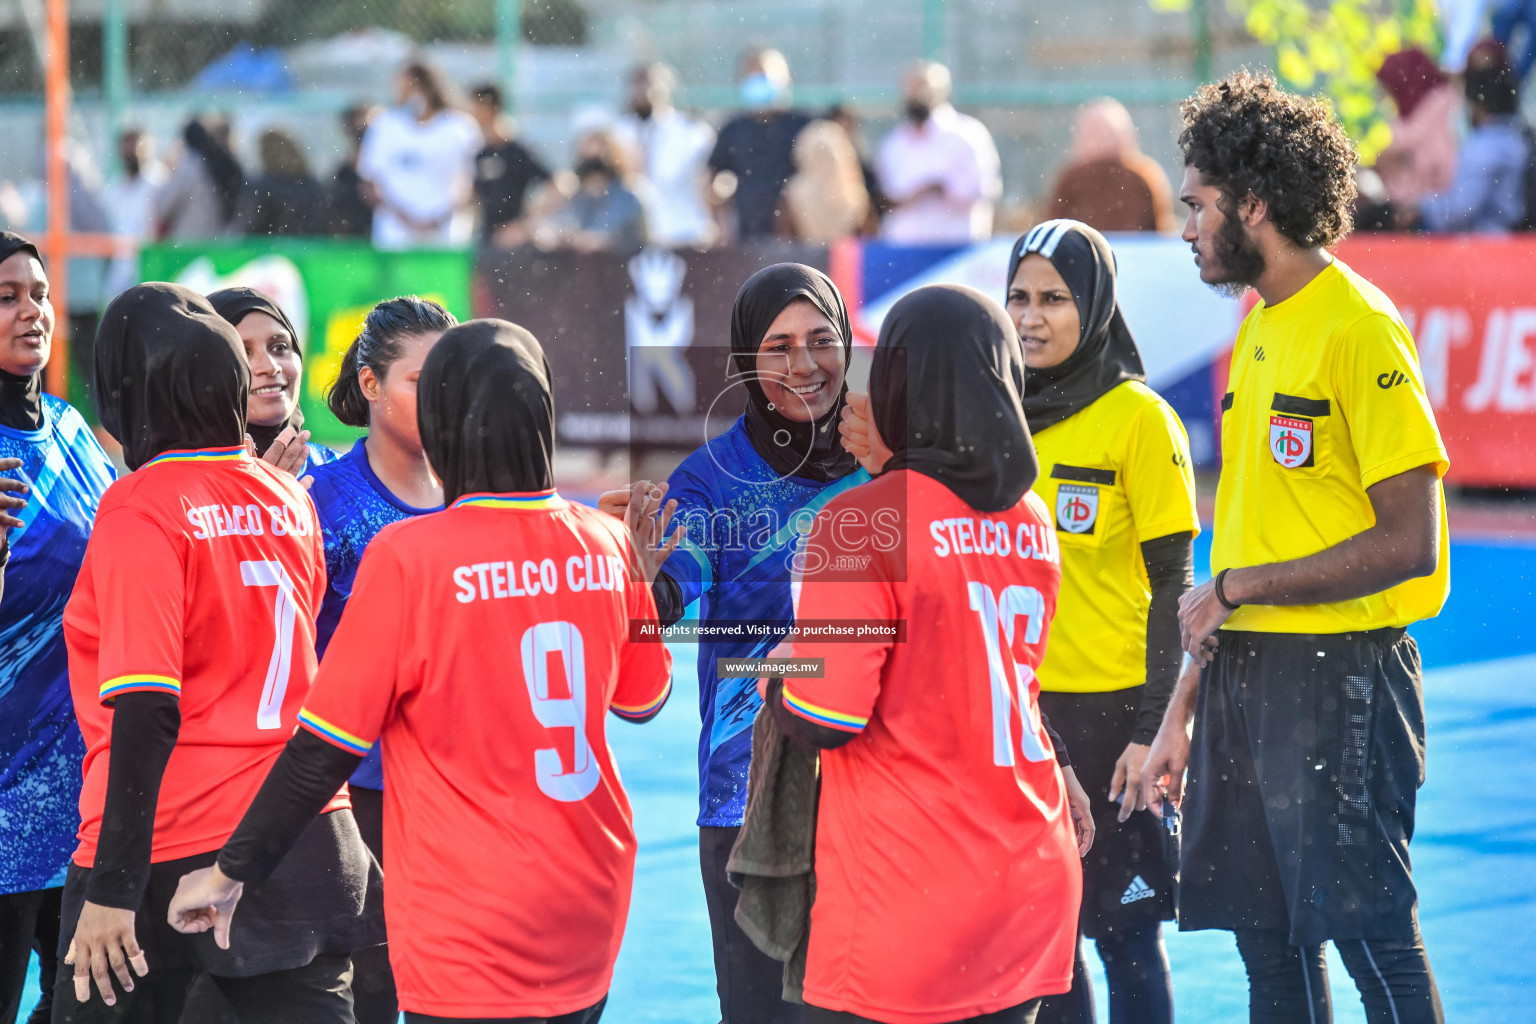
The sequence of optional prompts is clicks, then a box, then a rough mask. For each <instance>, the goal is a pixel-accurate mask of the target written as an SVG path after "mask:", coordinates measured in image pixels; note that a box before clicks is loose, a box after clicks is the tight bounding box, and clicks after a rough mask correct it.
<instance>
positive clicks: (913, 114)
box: [903, 100, 933, 125]
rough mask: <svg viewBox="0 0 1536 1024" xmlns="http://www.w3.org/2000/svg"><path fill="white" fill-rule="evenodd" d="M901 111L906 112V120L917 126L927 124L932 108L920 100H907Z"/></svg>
mask: <svg viewBox="0 0 1536 1024" xmlns="http://www.w3.org/2000/svg"><path fill="white" fill-rule="evenodd" d="M903 109H904V110H905V111H906V115H907V120H908V121H911V122H912V123H913V124H917V125H921V124H925V123H927V121H928V118H929V117H930V116H931V115H932V114H933V106H932V105H931V104H928V103H924V102H923V101H922V100H908V101H907V105H906V107H905V108H903Z"/></svg>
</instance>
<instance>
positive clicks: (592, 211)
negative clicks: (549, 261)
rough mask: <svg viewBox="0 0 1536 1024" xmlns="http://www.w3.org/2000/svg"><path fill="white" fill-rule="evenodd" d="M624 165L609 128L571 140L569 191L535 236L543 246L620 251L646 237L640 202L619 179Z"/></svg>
mask: <svg viewBox="0 0 1536 1024" xmlns="http://www.w3.org/2000/svg"><path fill="white" fill-rule="evenodd" d="M627 171H628V168H627V166H626V163H625V153H624V150H623V147H621V146H620V145H619V142H618V140H617V139H616V138H615V137H614V135H613V132H612V131H611V130H609V129H606V128H603V129H598V130H597V131H592V132H588V133H587V134H586V135H583V136H582V137H581V139H580V140H578V141H577V143H576V166H575V168H574V174H575V178H576V181H575V191H574V192H573V193H572V194H571V195H570V196H569V198H567V199H566V201H565V205H563V206H561V207H560V208H559V210H557V211H556V212H555V213H554V214H553V215H552V216H551V217H549V218H548V220H546V221H544V222H543V223H542V224H540V225H539V227H538V229H537V230H536V232H535V241H536V242H537V243H538V244H539V245H540V246H541V247H543V248H546V249H553V248H557V247H561V246H564V247H568V248H571V249H575V250H576V251H577V252H601V251H604V250H617V251H620V252H623V251H628V250H634V249H638V248H640V247H641V246H642V245H644V244H645V242H646V222H645V207H644V206H643V205H642V204H641V202H640V199H639V197H638V196H637V195H636V194H635V193H634V191H632V190H631V189H630V188H629V187H627V186H626V184H625V179H626V177H627Z"/></svg>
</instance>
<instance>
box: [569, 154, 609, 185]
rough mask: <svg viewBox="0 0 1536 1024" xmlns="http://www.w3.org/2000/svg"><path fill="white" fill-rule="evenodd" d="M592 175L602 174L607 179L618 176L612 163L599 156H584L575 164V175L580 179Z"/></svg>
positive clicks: (583, 179) (585, 178)
mask: <svg viewBox="0 0 1536 1024" xmlns="http://www.w3.org/2000/svg"><path fill="white" fill-rule="evenodd" d="M594 175H602V176H603V177H606V178H609V179H613V178H617V177H618V174H617V173H616V172H615V171H614V168H613V165H612V164H610V163H609V162H608V161H606V160H604V159H603V158H602V157H600V156H589V157H586V158H585V159H583V160H582V161H581V162H580V163H578V164H577V165H576V177H577V178H579V179H580V180H582V181H586V180H587V179H588V178H590V177H592V176H594Z"/></svg>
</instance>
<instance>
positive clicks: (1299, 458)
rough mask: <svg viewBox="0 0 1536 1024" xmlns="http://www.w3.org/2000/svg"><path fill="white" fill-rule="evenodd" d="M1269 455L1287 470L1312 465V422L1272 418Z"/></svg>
mask: <svg viewBox="0 0 1536 1024" xmlns="http://www.w3.org/2000/svg"><path fill="white" fill-rule="evenodd" d="M1269 453H1270V454H1271V455H1273V456H1274V457H1275V461H1276V462H1278V463H1280V465H1282V466H1284V467H1285V468H1286V469H1296V468H1297V467H1299V466H1310V465H1312V421H1311V420H1304V419H1298V418H1297V417H1295V416H1273V415H1272V416H1270V417H1269Z"/></svg>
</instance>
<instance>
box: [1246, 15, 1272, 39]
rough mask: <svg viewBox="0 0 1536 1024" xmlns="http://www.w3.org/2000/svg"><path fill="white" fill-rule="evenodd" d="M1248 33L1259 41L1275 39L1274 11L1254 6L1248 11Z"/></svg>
mask: <svg viewBox="0 0 1536 1024" xmlns="http://www.w3.org/2000/svg"><path fill="white" fill-rule="evenodd" d="M1247 25H1248V34H1249V35H1251V36H1253V38H1255V39H1257V40H1258V41H1259V42H1261V43H1272V42H1274V41H1275V19H1274V12H1273V11H1271V10H1269V9H1268V8H1266V7H1255V8H1253V9H1252V10H1251V11H1249V12H1248V20H1247Z"/></svg>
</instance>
